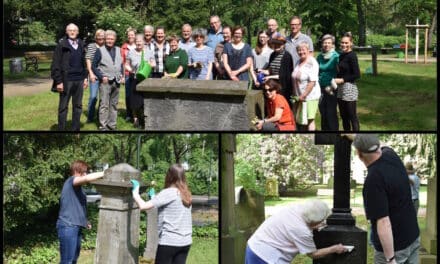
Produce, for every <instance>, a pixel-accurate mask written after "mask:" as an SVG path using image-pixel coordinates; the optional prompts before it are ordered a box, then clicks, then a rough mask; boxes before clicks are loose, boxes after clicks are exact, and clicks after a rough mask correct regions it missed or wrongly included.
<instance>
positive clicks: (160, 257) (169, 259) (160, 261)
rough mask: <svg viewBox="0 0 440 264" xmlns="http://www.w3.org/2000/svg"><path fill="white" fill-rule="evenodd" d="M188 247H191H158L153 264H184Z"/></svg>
mask: <svg viewBox="0 0 440 264" xmlns="http://www.w3.org/2000/svg"><path fill="white" fill-rule="evenodd" d="M190 247H191V245H189V246H184V247H174V246H165V245H159V246H158V247H157V251H156V260H155V264H185V262H186V257H187V256H188V252H189V248H190Z"/></svg>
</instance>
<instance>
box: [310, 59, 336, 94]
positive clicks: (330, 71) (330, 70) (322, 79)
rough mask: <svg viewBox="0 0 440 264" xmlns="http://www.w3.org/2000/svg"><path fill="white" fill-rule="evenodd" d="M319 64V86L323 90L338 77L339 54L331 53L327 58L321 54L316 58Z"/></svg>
mask: <svg viewBox="0 0 440 264" xmlns="http://www.w3.org/2000/svg"><path fill="white" fill-rule="evenodd" d="M316 60H317V61H318V64H319V85H320V86H321V88H322V89H324V88H325V87H326V86H328V85H330V82H331V80H332V79H333V78H335V77H336V73H337V72H338V64H339V53H337V52H336V51H331V52H330V53H329V54H328V55H327V56H324V54H323V53H320V54H319V55H318V57H317V58H316Z"/></svg>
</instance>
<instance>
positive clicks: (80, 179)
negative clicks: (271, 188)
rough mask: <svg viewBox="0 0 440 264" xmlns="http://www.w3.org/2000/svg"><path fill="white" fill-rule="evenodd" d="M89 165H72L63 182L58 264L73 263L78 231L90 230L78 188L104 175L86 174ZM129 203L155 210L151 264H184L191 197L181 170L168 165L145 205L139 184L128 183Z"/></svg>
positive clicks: (188, 244) (77, 251)
mask: <svg viewBox="0 0 440 264" xmlns="http://www.w3.org/2000/svg"><path fill="white" fill-rule="evenodd" d="M88 170H89V165H88V164H87V163H86V162H84V161H82V160H77V161H74V162H73V163H72V164H71V166H70V177H68V178H67V180H66V181H65V182H64V185H63V188H62V191H61V198H60V212H59V216H58V220H57V223H56V228H57V233H58V239H59V241H60V263H61V264H70V263H77V260H78V257H79V254H80V250H81V239H82V230H83V229H84V228H87V229H91V228H92V226H91V224H90V222H89V221H88V220H87V207H86V206H87V201H86V200H87V199H86V195H85V193H84V190H83V189H82V187H81V186H83V185H85V184H88V183H90V182H93V181H96V180H98V179H100V178H102V177H104V172H95V173H89V174H88V173H87V172H88ZM131 182H132V184H133V187H132V195H133V200H134V201H135V202H136V204H137V206H138V207H139V209H140V210H141V211H145V210H150V209H153V208H156V209H157V210H158V223H157V224H158V233H159V239H158V248H157V251H156V257H155V263H173V264H184V263H185V262H186V258H187V256H188V253H189V249H190V247H191V244H192V218H191V208H192V207H191V204H192V196H191V191H190V190H189V188H188V185H187V182H186V176H185V169H184V168H183V166H182V165H180V164H174V165H171V166H170V168H169V169H168V171H167V173H166V175H165V181H164V182H165V185H164V188H163V189H162V191H161V192H159V193H158V194H156V195H154V196H153V197H151V199H150V200H148V201H145V200H143V199H142V198H141V196H140V195H139V182H138V181H136V180H131Z"/></svg>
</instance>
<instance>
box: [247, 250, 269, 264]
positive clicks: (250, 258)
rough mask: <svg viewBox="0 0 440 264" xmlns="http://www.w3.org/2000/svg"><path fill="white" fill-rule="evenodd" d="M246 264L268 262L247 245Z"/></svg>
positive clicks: (263, 263) (264, 263)
mask: <svg viewBox="0 0 440 264" xmlns="http://www.w3.org/2000/svg"><path fill="white" fill-rule="evenodd" d="M244 262H245V264H267V262H266V261H264V260H262V259H261V258H260V257H259V256H257V254H255V253H254V252H253V251H252V250H251V249H250V248H249V246H246V255H245V259H244Z"/></svg>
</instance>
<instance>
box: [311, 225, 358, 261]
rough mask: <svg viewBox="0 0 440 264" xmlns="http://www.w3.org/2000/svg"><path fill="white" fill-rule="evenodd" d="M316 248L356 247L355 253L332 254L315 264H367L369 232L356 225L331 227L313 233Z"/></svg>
mask: <svg viewBox="0 0 440 264" xmlns="http://www.w3.org/2000/svg"><path fill="white" fill-rule="evenodd" d="M313 240H314V241H315V244H316V248H325V247H329V246H332V245H334V244H339V243H342V244H343V245H350V246H354V249H353V251H351V252H347V253H344V254H331V255H329V256H327V257H325V258H322V259H318V260H314V261H313V264H349V263H356V264H367V232H365V231H364V230H362V229H360V228H358V227H356V226H354V225H351V226H350V225H329V226H327V227H326V228H324V229H323V230H321V231H319V232H317V231H314V232H313Z"/></svg>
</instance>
